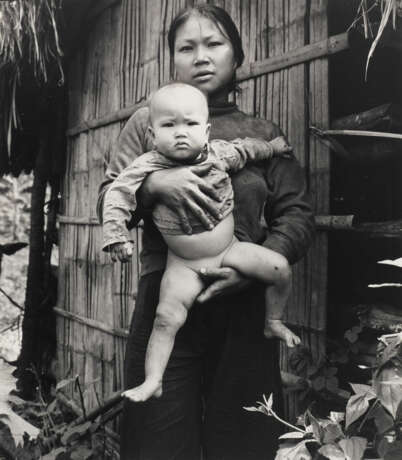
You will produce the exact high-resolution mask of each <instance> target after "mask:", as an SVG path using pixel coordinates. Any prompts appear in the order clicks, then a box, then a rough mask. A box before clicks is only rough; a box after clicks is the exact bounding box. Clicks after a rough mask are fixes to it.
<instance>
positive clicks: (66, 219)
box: [57, 215, 100, 225]
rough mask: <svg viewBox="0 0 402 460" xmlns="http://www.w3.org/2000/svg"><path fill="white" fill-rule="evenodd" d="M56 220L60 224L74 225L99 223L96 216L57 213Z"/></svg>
mask: <svg viewBox="0 0 402 460" xmlns="http://www.w3.org/2000/svg"><path fill="white" fill-rule="evenodd" d="M57 220H58V221H59V223H60V224H67V225H68V224H75V225H100V223H99V220H98V218H97V217H86V216H84V217H79V216H62V215H58V216H57Z"/></svg>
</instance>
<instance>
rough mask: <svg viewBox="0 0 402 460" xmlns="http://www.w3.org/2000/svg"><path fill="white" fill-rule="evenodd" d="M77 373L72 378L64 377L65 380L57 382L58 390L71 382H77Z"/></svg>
mask: <svg viewBox="0 0 402 460" xmlns="http://www.w3.org/2000/svg"><path fill="white" fill-rule="evenodd" d="M77 377H78V376H77V375H76V376H75V377H71V378H70V379H63V380H60V382H58V383H57V385H56V391H58V390H61V389H62V388H64V387H66V386H67V385H69V384H70V383H73V382H75V380H76V379H77Z"/></svg>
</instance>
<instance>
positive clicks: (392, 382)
mask: <svg viewBox="0 0 402 460" xmlns="http://www.w3.org/2000/svg"><path fill="white" fill-rule="evenodd" d="M400 374H401V371H400V370H399V369H398V368H385V369H382V371H380V373H379V374H378V375H377V376H376V377H375V379H374V381H373V384H374V388H375V390H376V393H377V397H378V399H379V400H380V401H381V404H382V405H383V406H384V407H385V408H386V409H387V410H388V412H389V413H390V414H391V415H392V417H393V418H394V419H395V418H396V413H397V410H398V406H399V404H400V402H401V401H402V383H401V381H400V378H401V375H400Z"/></svg>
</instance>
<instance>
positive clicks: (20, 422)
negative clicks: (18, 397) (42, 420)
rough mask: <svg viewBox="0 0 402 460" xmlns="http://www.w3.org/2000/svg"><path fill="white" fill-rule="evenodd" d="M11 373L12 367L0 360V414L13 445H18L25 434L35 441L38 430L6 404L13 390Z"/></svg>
mask: <svg viewBox="0 0 402 460" xmlns="http://www.w3.org/2000/svg"><path fill="white" fill-rule="evenodd" d="M13 371H14V367H13V366H10V365H9V364H7V363H6V362H5V361H3V360H2V359H0V414H2V415H3V417H2V419H3V420H4V421H5V423H6V424H7V425H8V426H9V428H10V431H11V434H12V436H13V438H14V440H15V443H16V444H17V445H18V444H19V443H22V442H23V435H24V433H25V432H26V433H28V435H29V436H30V437H31V438H32V439H36V437H37V436H38V434H39V429H38V428H36V427H35V426H33V425H31V424H30V423H28V422H27V421H26V420H24V419H23V418H22V417H20V416H19V415H18V414H16V413H15V412H14V411H13V410H12V408H11V406H10V404H9V402H8V399H9V398H10V396H9V393H10V391H11V390H14V389H15V382H16V378H15V377H13V375H12V372H13Z"/></svg>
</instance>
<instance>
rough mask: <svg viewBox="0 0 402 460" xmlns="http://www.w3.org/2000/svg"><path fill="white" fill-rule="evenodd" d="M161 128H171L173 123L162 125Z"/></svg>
mask: <svg viewBox="0 0 402 460" xmlns="http://www.w3.org/2000/svg"><path fill="white" fill-rule="evenodd" d="M161 126H162V128H171V127H172V126H173V123H170V122H167V123H162V125H161Z"/></svg>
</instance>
